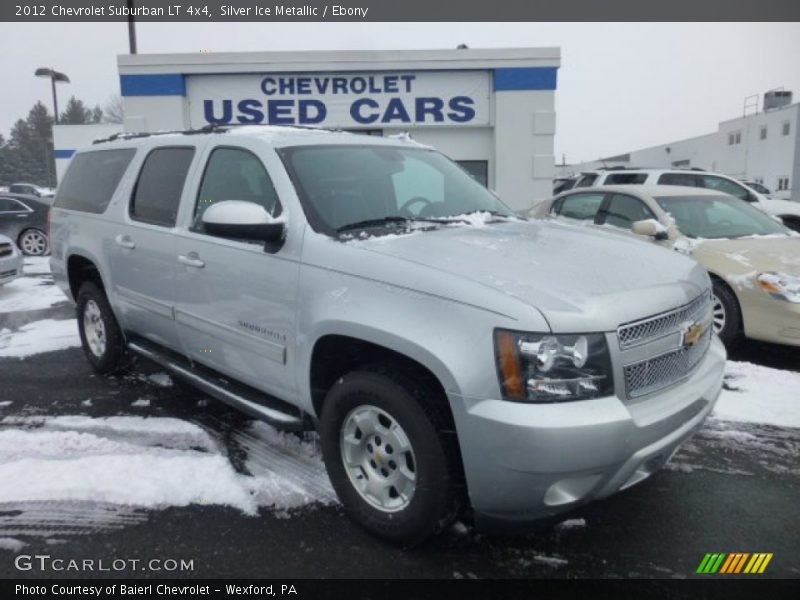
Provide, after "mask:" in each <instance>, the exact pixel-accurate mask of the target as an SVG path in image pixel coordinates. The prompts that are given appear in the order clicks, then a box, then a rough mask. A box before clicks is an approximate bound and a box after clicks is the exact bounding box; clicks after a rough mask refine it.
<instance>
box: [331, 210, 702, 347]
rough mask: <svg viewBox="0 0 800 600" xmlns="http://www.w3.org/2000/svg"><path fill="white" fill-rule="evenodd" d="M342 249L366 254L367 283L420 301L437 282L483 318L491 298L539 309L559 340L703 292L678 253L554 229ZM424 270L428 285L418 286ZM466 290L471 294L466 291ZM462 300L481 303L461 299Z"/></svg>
mask: <svg viewBox="0 0 800 600" xmlns="http://www.w3.org/2000/svg"><path fill="white" fill-rule="evenodd" d="M339 245H343V246H348V247H349V248H352V249H355V250H358V251H360V252H364V253H369V255H370V256H371V258H370V260H368V261H350V262H349V264H351V265H352V264H354V263H357V264H359V265H361V267H360V268H361V269H362V271H365V270H366V269H365V267H364V266H363V265H365V264H369V265H370V267H369V269H368V270H369V271H370V273H371V274H369V275H368V274H367V273H365V272H364V273H362V274H363V275H364V276H369V277H370V278H379V279H380V280H381V281H385V282H387V283H395V284H396V285H402V286H404V287H411V288H412V289H416V290H418V291H420V292H423V293H425V292H426V291H427V292H428V293H432V292H431V290H426V289H425V287H426V286H428V287H430V286H431V280H433V281H435V282H436V283H435V286H436V287H439V288H441V289H444V290H452V291H451V292H449V294H450V295H449V296H448V297H451V298H452V299H454V300H458V301H462V302H467V303H469V304H473V305H478V306H482V307H485V308H486V309H489V310H497V309H496V308H495V307H493V306H492V305H491V304H492V295H494V296H498V295H500V296H503V297H505V299H506V300H507V299H508V298H509V297H510V298H513V299H515V300H517V301H518V302H521V303H524V304H526V305H528V306H529V307H532V308H534V309H536V310H538V311H539V312H540V313H541V314H542V315H543V316H544V318H545V319H546V320H547V322H548V323H549V325H550V327H551V328H552V330H553V331H555V332H563V333H568V332H590V331H612V330H614V329H616V328H617V326H619V325H620V324H621V323H625V322H628V321H633V320H636V319H639V318H642V317H645V316H650V315H653V314H655V313H658V312H661V311H664V310H668V309H671V308H674V307H676V306H680V305H682V304H685V303H686V302H688V301H690V300H692V299H693V298H695V297H696V296H697V295H699V294H700V293H701V292H702V291H703V290H705V289H707V288H708V286H709V282H708V276H707V274H706V272H705V270H704V269H703V268H702V267H701V266H700V265H698V264H697V263H696V262H695V261H694V260H692V259H690V258H688V257H686V256H683V255H681V254H679V253H677V252H673V251H671V250H667V249H664V248H662V247H659V246H657V245H654V244H651V243H649V242H646V241H641V240H639V239H635V238H630V237H628V236H611V235H608V234H607V233H605V232H598V231H593V230H592V229H590V228H585V227H580V226H573V225H568V224H561V223H557V222H551V221H527V222H526V221H512V222H495V223H488V224H483V225H480V226H466V225H453V226H444V227H440V228H438V229H435V230H429V231H422V232H416V233H411V234H407V235H389V236H376V237H372V238H369V239H367V240H354V241H351V242H346V243H345V244H339ZM336 254H338V253H336V252H333V253H331V252H327V253H326V252H322V253H320V255H319V256H317V257H316V260H317V261H328V262H331V261H335V260H336V257H335V255H336ZM401 263H405V264H406V265H408V266H409V267H410V264H411V263H413V264H414V265H415V266H416V268H403V265H402V264H401ZM331 268H335V269H337V270H341V265H339V266H338V267H337V266H335V265H334V264H332V265H331ZM423 271H424V272H427V273H428V274H429V275H431V277H422V276H421V275H422V273H423ZM409 274H410V275H409ZM464 281H469V282H471V283H472V284H473V285H472V287H471V288H469V287H468V288H465V287H464V286H463V285H461V283H462V282H464ZM456 283H458V284H459V285H455V284H456ZM478 287H480V288H481V289H480V292H479V291H478V290H477V288H478ZM487 290H488V291H489V292H491V293H490V294H488V295H487V293H486V292H487ZM436 293H437V294H438V295H444V293H445V292H441V291H438V292H436ZM465 294H474V295H475V297H476V298H480V300H479V301H476V299H475V298H468V297H467V298H465V297H459V296H463V295H465ZM506 314H507V313H506Z"/></svg>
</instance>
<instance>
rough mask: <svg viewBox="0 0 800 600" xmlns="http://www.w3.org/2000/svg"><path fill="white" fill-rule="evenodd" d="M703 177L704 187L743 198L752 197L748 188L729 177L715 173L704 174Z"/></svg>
mask: <svg viewBox="0 0 800 600" xmlns="http://www.w3.org/2000/svg"><path fill="white" fill-rule="evenodd" d="M702 179H703V187H706V188H709V189H711V190H717V191H718V192H723V193H725V194H730V195H731V196H736V197H737V198H741V199H742V200H749V198H750V194H749V193H748V192H747V190H746V189H744V188H743V187H742V186H740V185H738V184H736V183H734V182H733V181H730V180H728V179H724V178H722V177H715V176H713V175H703V177H702Z"/></svg>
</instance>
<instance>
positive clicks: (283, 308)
mask: <svg viewBox="0 0 800 600" xmlns="http://www.w3.org/2000/svg"><path fill="white" fill-rule="evenodd" d="M201 162H202V175H201V176H200V177H197V178H196V179H197V180H199V181H198V182H197V184H196V189H195V190H194V191H193V192H192V194H193V198H192V199H191V200H190V201H189V202H188V203H187V204H186V208H187V209H190V210H187V212H185V213H182V216H181V221H182V222H183V224H184V227H183V228H181V231H180V233H179V235H178V240H177V249H176V251H177V256H178V260H179V261H180V262H179V263H178V273H177V280H178V287H177V289H178V290H179V295H178V297H177V299H176V319H177V327H178V331H179V333H180V338H181V342H182V344H183V348H184V353H185V354H187V355H188V356H189V357H190V358H191V359H192V360H194V361H196V362H198V363H200V364H203V365H206V366H208V367H211V368H213V369H216V370H218V371H220V372H222V373H224V374H227V375H230V376H231V377H234V378H236V379H237V380H240V381H242V382H245V383H247V384H249V385H251V386H253V387H256V388H258V389H261V390H263V391H265V392H268V393H270V394H272V395H275V396H278V397H282V398H288V397H291V396H292V395H293V393H294V390H295V385H294V377H293V375H290V369H291V365H292V363H293V359H294V357H293V355H292V352H291V350H292V348H294V340H295V306H296V302H297V298H296V294H297V282H298V275H299V262H298V261H297V259H296V258H295V256H294V255H293V253H292V251H291V250H289V246H290V245H291V244H292V243H295V244H299V241H298V240H291V239H289V240H287V242H286V243H285V244H284V245H283V246H281V247H279V248H274V247H272V248H269V249H267V248H265V245H264V243H263V242H259V241H246V240H239V239H227V238H223V237H219V236H215V235H211V234H209V233H208V232H206V231H205V229H204V227H203V223H202V215H203V212H204V211H205V210H206V209H207V208H208V207H210V206H212V205H214V204H216V203H217V202H221V201H224V200H244V201H249V202H254V203H257V204H260V205H262V206H263V207H264V208H265V209H266V210H267V212H269V213H270V214H272V215H273V216H278V215H279V214H281V213H282V211H283V207H282V205H281V202H280V200H279V198H278V194H277V192H276V189H275V188H276V186H275V184H274V181H276V180H275V177H283V178H284V180H285V181H284V184H288V176H287V175H286V173H285V171H283V166H282V165H281V163H280V159H279V158H278V157H277V155H276V154H275V152H274V150H272V149H271V148H270V147H268V146H265V145H264V144H263V142H261V141H259V140H257V139H246V138H244V136H242V139H237V140H236V143H235V144H223V143H219V144H216V145H210V146H209V147H208V148H207V149H206V151H205V152H204V156H203V158H202V161H201ZM298 247H299V245H298Z"/></svg>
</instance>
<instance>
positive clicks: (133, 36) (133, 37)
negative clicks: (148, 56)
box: [126, 0, 136, 54]
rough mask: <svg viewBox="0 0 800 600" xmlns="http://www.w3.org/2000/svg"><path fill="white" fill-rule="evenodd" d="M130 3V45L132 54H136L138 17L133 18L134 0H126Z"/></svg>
mask: <svg viewBox="0 0 800 600" xmlns="http://www.w3.org/2000/svg"><path fill="white" fill-rule="evenodd" d="M126 3H127V5H128V46H129V47H130V51H131V54H136V19H134V18H133V0H126Z"/></svg>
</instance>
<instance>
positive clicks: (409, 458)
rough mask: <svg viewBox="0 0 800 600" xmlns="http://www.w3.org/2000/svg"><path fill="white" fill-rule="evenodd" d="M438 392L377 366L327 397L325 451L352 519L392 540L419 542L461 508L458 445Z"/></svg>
mask: <svg viewBox="0 0 800 600" xmlns="http://www.w3.org/2000/svg"><path fill="white" fill-rule="evenodd" d="M435 400H436V399H435V398H434V397H433V395H432V393H431V392H430V391H429V390H427V389H425V388H424V387H422V386H420V385H418V384H416V383H415V382H414V381H413V380H412V379H411V378H409V377H406V376H404V375H402V374H401V373H399V372H397V371H394V370H391V369H390V368H381V367H376V368H372V369H365V370H359V371H353V372H351V373H349V374H347V375H345V376H344V377H342V378H341V379H339V380H338V381H337V382H336V383H335V384H334V385H333V387H332V388H331V389H330V390H329V391H328V394H327V395H326V397H325V401H324V404H323V408H322V414H321V418H320V441H321V446H322V455H323V458H324V460H325V466H326V468H327V471H328V476H329V477H330V480H331V483H332V485H333V488H334V489H335V490H336V494H337V495H338V497H339V500H340V501H341V502H342V504H343V505H344V508H345V511H346V512H347V514H348V516H349V517H350V518H351V519H352V520H353V521H355V522H356V523H357V524H359V525H361V526H362V527H364V528H365V529H367V530H368V531H370V532H371V533H373V534H374V535H376V536H378V537H380V538H382V539H384V540H387V541H389V542H392V543H394V544H399V545H403V546H414V545H416V544H419V543H421V542H423V541H425V540H426V539H428V538H429V537H430V536H431V535H433V534H434V533H437V532H438V531H441V530H442V529H443V528H444V527H446V526H447V525H448V524H449V523H450V522H451V521H452V519H454V518H455V517H456V516H457V514H458V507H457V501H456V498H457V495H456V493H455V488H456V486H455V485H454V481H455V477H454V474H455V473H457V470H456V465H455V464H454V460H453V456H454V454H453V448H448V446H449V444H450V443H448V441H447V439H448V437H447V436H443V435H442V434H441V433H440V431H441V430H442V429H443V428H445V423H444V421H443V420H442V417H441V416H440V415H441V412H440V411H441V408H440V407H438V410H437V406H436V402H435ZM404 438H405V440H406V441H405V442H404ZM346 439H350V440H351V442H352V443H350V444H347V443H346V442H345V440H346ZM449 439H454V438H453V437H452V436H451V437H450V438H449ZM393 446H394V447H393ZM348 459H349V461H350V466H349V467H348V466H346V465H345V460H348ZM355 464H358V466H354V465H355ZM362 488H363V490H364V491H362ZM368 490H371V491H373V492H377V493H375V494H374V495H373V494H371V493H370V491H368ZM392 490H394V491H392Z"/></svg>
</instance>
